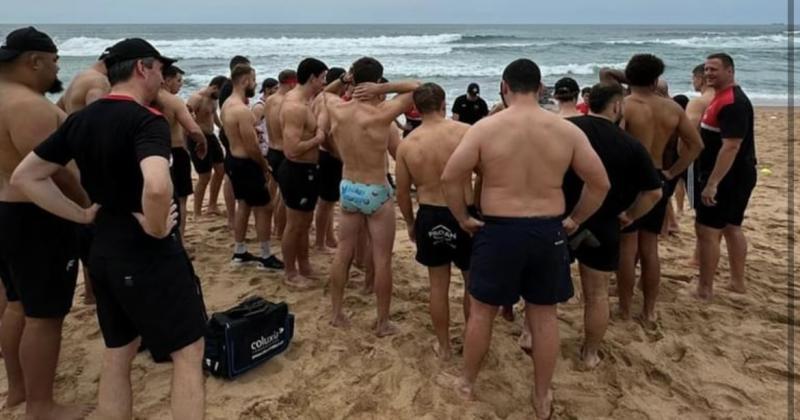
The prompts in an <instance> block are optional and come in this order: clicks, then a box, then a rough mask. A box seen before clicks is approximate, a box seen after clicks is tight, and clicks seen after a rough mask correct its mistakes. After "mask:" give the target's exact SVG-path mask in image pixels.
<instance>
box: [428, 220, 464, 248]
mask: <svg viewBox="0 0 800 420" xmlns="http://www.w3.org/2000/svg"><path fill="white" fill-rule="evenodd" d="M428 237H429V238H431V240H432V241H433V244H434V245H447V246H449V247H450V248H453V249H455V248H456V244H455V241H456V237H457V236H456V233H455V232H453V231H452V230H450V229H448V227H447V226H444V225H436V226H435V227H434V228H433V229H431V230H430V231H429V232H428Z"/></svg>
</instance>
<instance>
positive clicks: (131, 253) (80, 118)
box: [34, 95, 183, 258]
mask: <svg viewBox="0 0 800 420" xmlns="http://www.w3.org/2000/svg"><path fill="white" fill-rule="evenodd" d="M170 140H171V138H170V131H169V125H168V123H167V120H166V119H165V118H164V117H163V116H162V115H161V113H160V112H158V111H157V110H155V109H152V108H148V107H144V106H141V105H139V104H138V103H136V102H134V100H133V99H132V98H130V97H127V96H118V95H109V96H107V97H105V98H103V99H100V100H98V101H96V102H94V103H92V104H91V105H89V106H87V107H86V108H84V109H83V110H81V111H79V112H76V113H74V114H72V115H70V116H69V118H67V120H66V121H65V122H64V124H63V125H62V126H61V127H59V129H58V130H56V132H55V133H53V134H52V135H51V136H50V137H49V138H48V139H47V140H45V141H44V142H43V143H42V144H40V145H39V146H38V147H36V149H34V153H36V155H37V156H39V157H40V158H42V159H44V160H46V161H49V162H53V163H57V164H60V165H66V164H67V163H68V162H69V161H71V160H73V159H74V160H75V163H76V164H77V165H78V169H80V172H81V184H82V185H83V188H84V189H85V190H86V192H87V193H88V194H89V198H90V199H91V201H92V202H93V203H97V204H100V205H101V208H100V211H99V212H98V214H97V218H96V219H95V225H96V236H95V238H94V242H93V244H92V253H93V254H94V255H98V256H104V257H123V256H124V257H131V258H134V257H142V256H145V257H147V256H151V255H172V254H176V253H180V252H183V246H182V245H181V243H180V239H178V236H177V235H176V231H173V232H172V234H171V235H169V236H167V237H166V238H164V239H156V238H153V237H152V236H149V235H147V234H146V233H145V232H144V230H143V229H142V227H141V225H139V222H137V221H136V219H135V218H134V216H133V215H132V214H131V213H132V212H141V211H142V189H143V184H144V179H143V177H142V171H141V168H140V167H139V162H140V161H141V160H143V159H145V158H147V157H151V156H160V157H163V158H165V159H169V158H170V155H171V151H170Z"/></svg>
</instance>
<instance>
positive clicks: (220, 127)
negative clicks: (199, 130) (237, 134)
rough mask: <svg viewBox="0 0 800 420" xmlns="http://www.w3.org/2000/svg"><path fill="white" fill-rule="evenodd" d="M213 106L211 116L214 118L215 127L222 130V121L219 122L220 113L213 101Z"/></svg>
mask: <svg viewBox="0 0 800 420" xmlns="http://www.w3.org/2000/svg"><path fill="white" fill-rule="evenodd" d="M212 104H213V105H212V106H211V108H213V109H212V110H211V115H213V116H214V125H216V126H217V128H219V129H222V121H220V120H219V113H218V112H217V103H216V102H214V101H212Z"/></svg>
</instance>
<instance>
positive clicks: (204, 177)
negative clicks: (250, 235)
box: [186, 76, 230, 218]
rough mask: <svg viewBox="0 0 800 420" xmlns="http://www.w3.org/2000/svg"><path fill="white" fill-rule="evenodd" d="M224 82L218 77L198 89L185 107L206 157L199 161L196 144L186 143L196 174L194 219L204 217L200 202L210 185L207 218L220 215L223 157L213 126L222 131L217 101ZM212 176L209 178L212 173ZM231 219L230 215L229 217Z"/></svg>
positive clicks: (222, 78) (223, 173) (224, 79)
mask: <svg viewBox="0 0 800 420" xmlns="http://www.w3.org/2000/svg"><path fill="white" fill-rule="evenodd" d="M226 80H227V79H226V78H225V77H224V76H217V77H215V78H213V79H211V83H209V84H208V86H207V87H205V88H203V89H201V90H200V91H199V92H197V93H195V94H194V95H192V96H191V97H190V98H189V101H188V102H187V103H186V106H188V107H189V110H190V111H191V112H192V113H193V114H194V120H195V121H196V122H197V125H199V126H200V129H201V130H203V134H204V135H205V137H206V155H205V157H202V158H201V157H200V155H199V152H200V151H201V150H198V148H197V146H196V144H195V143H194V142H193V141H190V142H189V152H190V153H191V155H192V163H193V164H194V170H195V172H197V184H196V185H195V187H194V217H195V218H197V217H200V216H201V215H202V214H203V200H204V199H205V195H206V187H208V184H209V182H210V183H211V191H210V193H209V202H208V212H209V214H219V208H217V198H218V197H219V189H220V187H221V185H222V178H223V176H224V175H225V168H224V166H223V164H222V162H223V160H224V158H225V156H224V155H223V153H222V146H220V143H219V139H217V136H216V135H214V126H217V127H221V125H220V121H219V116H217V99H218V98H219V93H220V89H222V85H223V84H224V83H225V81H226ZM212 169H213V171H214V174H213V175H212V174H211V171H212ZM228 217H229V218H230V215H229V216H228Z"/></svg>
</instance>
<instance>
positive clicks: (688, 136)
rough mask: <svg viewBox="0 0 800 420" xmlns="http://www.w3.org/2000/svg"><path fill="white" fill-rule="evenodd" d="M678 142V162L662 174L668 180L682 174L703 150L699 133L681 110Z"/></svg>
mask: <svg viewBox="0 0 800 420" xmlns="http://www.w3.org/2000/svg"><path fill="white" fill-rule="evenodd" d="M676 105H677V104H676ZM678 141H679V143H678V145H679V146H678V150H680V153H679V154H678V160H677V161H675V163H674V164H673V165H672V167H671V168H669V170H667V171H666V173H665V174H664V175H665V176H666V177H667V179H669V180H672V179H673V178H675V177H676V176H678V175H680V174H682V173H683V171H685V170H686V168H688V167H689V165H691V164H692V162H694V160H695V159H697V157H698V156H700V151H702V150H703V140H702V139H700V132H699V131H698V130H697V127H696V126H694V125H692V122H691V121H690V120H689V117H688V116H687V115H686V113H685V112H683V110H681V111H680V122H679V123H678Z"/></svg>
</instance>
